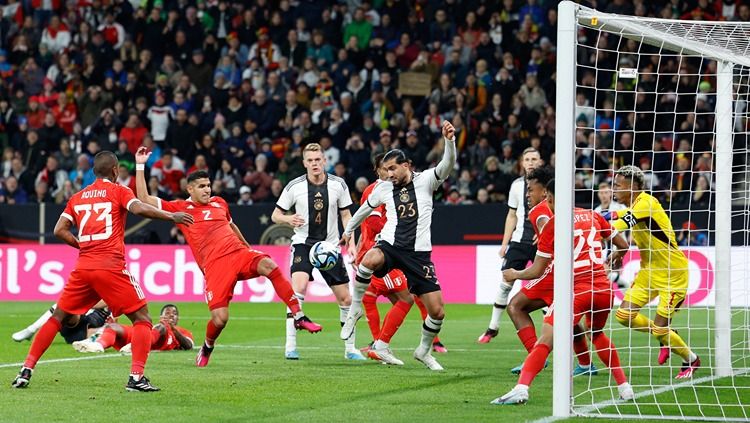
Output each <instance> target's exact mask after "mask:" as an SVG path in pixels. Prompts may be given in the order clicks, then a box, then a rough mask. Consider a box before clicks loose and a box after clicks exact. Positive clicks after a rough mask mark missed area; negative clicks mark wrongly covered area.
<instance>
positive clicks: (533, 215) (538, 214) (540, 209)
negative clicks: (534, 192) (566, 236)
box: [529, 201, 552, 238]
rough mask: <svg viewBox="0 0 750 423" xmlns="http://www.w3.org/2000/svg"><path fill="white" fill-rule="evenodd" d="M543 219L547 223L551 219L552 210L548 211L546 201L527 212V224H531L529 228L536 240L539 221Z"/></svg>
mask: <svg viewBox="0 0 750 423" xmlns="http://www.w3.org/2000/svg"><path fill="white" fill-rule="evenodd" d="M543 217H546V218H547V221H549V219H551V218H552V210H550V208H549V204H547V202H546V201H542V202H540V203H539V204H537V205H536V206H534V207H533V208H532V209H531V210H530V211H529V222H531V226H532V227H533V228H534V235H536V236H537V238H539V233H540V232H541V231H540V230H539V219H541V218H543Z"/></svg>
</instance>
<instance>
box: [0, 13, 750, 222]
mask: <svg viewBox="0 0 750 423" xmlns="http://www.w3.org/2000/svg"><path fill="white" fill-rule="evenodd" d="M587 4H588V5H590V6H593V7H596V8H598V9H600V10H606V11H610V12H614V13H623V14H634V15H639V16H658V17H668V18H682V19H709V20H713V19H726V20H732V19H734V20H742V21H748V20H750V8H748V6H747V5H745V4H742V2H740V1H739V0H737V1H735V0H732V1H728V0H717V1H713V0H712V1H708V0H699V1H658V0H656V1H645V0H635V1H632V2H631V1H627V0H611V1H595V2H588V3H587ZM556 7H557V2H556V1H550V0H546V1H542V0H502V1H482V0H467V1H459V0H442V1H426V0H372V1H361V0H349V1H319V0H315V1H312V0H294V1H292V0H279V1H269V0H255V1H249V0H247V1H231V0H22V1H14V0H0V10H2V20H1V21H0V148H1V149H2V158H1V160H0V177H2V190H1V191H0V202H4V203H16V204H21V203H27V202H57V203H64V202H65V201H67V199H68V198H69V197H70V196H71V195H73V194H74V193H75V192H77V191H78V190H80V189H81V188H83V187H85V186H86V185H88V184H90V183H91V182H92V181H93V180H94V175H93V173H92V170H91V163H92V158H93V156H94V155H95V154H96V153H97V152H99V151H102V150H111V151H114V152H115V153H116V154H117V156H118V157H119V159H120V163H121V167H120V174H119V178H118V182H119V183H121V184H124V185H128V186H131V187H134V177H133V168H134V163H133V161H134V158H133V154H134V153H135V150H136V149H137V148H138V147H139V146H141V145H144V146H146V147H148V148H149V149H150V150H151V151H153V154H152V155H151V159H150V163H149V168H150V175H149V189H150V190H151V192H152V194H154V195H158V196H160V197H162V198H184V197H185V196H186V194H185V192H184V189H185V176H186V175H187V174H188V173H190V172H191V171H193V170H196V169H203V170H207V171H209V173H210V175H212V177H213V191H214V193H215V194H216V195H221V196H223V197H225V198H227V200H228V201H230V202H232V203H239V204H253V203H268V202H275V201H276V199H277V198H278V196H279V194H280V192H281V190H282V189H283V187H284V185H285V184H286V183H287V181H289V180H290V179H292V178H294V177H296V176H298V175H301V174H302V173H303V172H304V169H303V167H302V162H301V147H303V146H304V145H305V144H306V143H309V142H319V143H320V144H321V145H322V146H323V148H324V149H325V155H326V158H327V163H328V171H329V172H331V173H334V174H336V175H339V176H341V177H343V178H345V179H346V181H347V182H348V184H349V187H350V190H351V193H352V196H353V197H354V200H355V201H358V199H359V196H360V195H361V192H362V190H363V189H364V188H365V187H366V186H367V185H368V184H369V183H370V182H372V181H374V179H375V176H374V174H373V172H372V169H371V167H372V166H371V157H372V156H373V155H374V154H376V153H378V152H382V151H384V150H388V149H391V148H395V147H398V148H401V149H403V150H404V151H405V152H406V154H408V156H409V157H410V158H411V160H412V161H413V163H414V166H415V168H416V170H422V169H425V168H427V167H430V166H433V165H434V164H435V163H437V161H439V159H440V157H441V156H442V150H443V145H442V140H441V137H440V127H441V123H442V122H443V120H446V119H447V120H450V121H451V122H453V124H454V125H455V126H456V129H457V143H458V148H459V159H458V165H457V167H456V169H455V172H454V174H453V175H452V176H451V177H450V178H449V179H448V180H447V181H446V183H445V184H444V186H443V187H442V189H440V190H438V192H437V193H436V195H437V198H438V199H439V200H440V201H442V202H445V203H448V204H465V203H487V202H501V201H505V200H506V197H507V194H508V190H509V187H510V183H511V182H512V181H513V179H515V178H516V177H518V175H519V163H518V158H519V155H520V153H521V152H522V151H523V150H524V149H525V148H527V147H529V146H533V147H536V148H537V149H538V150H539V151H540V152H541V154H542V157H543V159H544V160H545V161H546V162H547V163H550V164H554V147H555V143H554V139H555V109H554V105H555V45H556V31H557V12H556ZM589 35H591V34H589ZM582 36H584V37H585V36H586V35H585V34H582ZM596 42H597V43H599V44H598V45H599V47H600V48H605V49H607V48H608V49H611V50H615V51H617V50H619V51H627V48H632V46H631V45H629V44H628V43H624V42H623V43H620V42H619V40H615V39H610V40H607V39H606V38H605V39H603V41H601V40H600V39H599V38H596ZM608 42H609V44H608ZM615 56H617V54H610V55H609V57H608V58H606V57H604V58H603V57H599V56H597V55H594V56H591V55H590V54H589V55H586V54H583V55H582V57H581V58H580V60H581V61H582V62H581V63H583V64H587V63H588V64H590V66H591V68H589V69H596V68H597V67H608V68H612V69H614V68H615V67H616V66H618V65H621V63H618V62H617V60H616V58H613V57H615ZM657 63H658V61H657ZM688 65H689V64H685V66H688ZM652 66H653V64H652ZM675 66H677V70H678V71H679V70H681V68H680V66H681V65H680V64H679V63H678V64H676V65H675ZM707 67H710V64H703V63H700V64H698V66H697V68H689V69H686V71H685V72H686V73H691V74H694V75H695V78H700V74H701V73H703V72H710V68H708V69H707ZM678 73H679V72H678ZM407 74H408V75H411V76H413V75H418V76H420V78H419V79H418V80H419V81H426V84H427V89H426V91H425V92H424V93H423V94H421V95H419V94H414V92H413V90H411V89H409V88H413V87H408V86H407V85H405V84H404V81H402V80H401V79H402V78H405V76H404V75H407ZM595 74H596V72H594V71H590V72H588V73H587V72H579V83H580V85H581V86H582V87H592V88H593V87H594V86H597V87H599V88H603V87H606V86H609V85H610V84H613V83H614V84H617V83H618V81H614V82H613V81H612V80H609V81H602V80H601V78H600V80H597V78H596V75H595ZM412 80H414V79H410V81H412ZM646 82H648V81H646ZM704 82H706V84H707V86H706V85H701V90H703V91H702V93H703V94H704V95H703V97H701V98H697V97H699V95H700V94H701V93H698V92H696V91H695V86H697V83H696V81H693V85H692V86H690V87H688V88H687V90H688V91H689V90H694V91H692V96H693V103H694V104H695V102H697V101H699V100H701V101H702V104H701V106H700V107H702V108H704V109H705V110H709V111H710V110H711V107H713V104H712V101H711V98H710V97H711V92H713V90H714V87H713V86H712V85H711V84H712V81H711V80H710V79H707V80H706V81H704ZM685 84H688V82H685ZM639 88H643V90H644V92H645V93H646V94H648V93H649V92H656V91H659V92H667V93H668V92H675V93H682V91H680V90H681V87H680V81H679V80H678V81H677V82H675V83H673V84H665V85H659V84H657V83H654V84H653V86H651V87H650V88H649V87H647V86H645V85H643V86H642V85H641V82H639ZM664 90H666V91H664ZM670 90H672V91H670ZM641 97H644V98H638V96H637V95H635V94H634V95H633V96H632V101H631V103H628V102H627V101H625V102H623V98H622V97H619V98H618V99H617V101H615V98H614V96H611V97H608V96H604V95H599V96H596V95H595V91H594V90H593V89H592V90H588V91H587V90H579V95H578V97H577V98H576V117H577V120H578V126H579V130H578V133H577V136H576V142H577V144H578V146H579V147H580V148H579V149H578V160H579V162H578V166H579V167H580V168H582V169H585V168H586V167H589V168H591V167H592V166H593V164H594V163H596V165H595V166H593V167H594V168H596V169H597V170H602V169H605V170H607V169H610V168H611V167H612V166H615V167H616V166H619V165H621V164H624V163H625V162H627V163H634V164H640V165H642V167H643V168H644V169H646V170H649V169H651V168H653V169H654V170H655V171H656V170H658V171H664V172H667V171H668V172H670V174H671V173H672V172H679V171H682V172H683V173H684V174H685V175H687V176H685V177H669V178H659V177H658V175H657V177H654V178H652V179H653V180H655V182H654V183H655V185H654V186H653V187H654V188H660V189H662V190H664V191H665V192H667V197H668V199H672V198H673V195H672V193H676V196H680V195H683V194H684V195H687V196H692V195H694V193H700V192H710V185H711V183H710V182H711V181H710V170H711V166H712V159H711V155H710V146H711V143H712V136H711V134H710V133H711V131H712V130H713V129H712V127H710V126H711V123H710V122H708V121H706V120H705V119H700V118H698V119H696V114H695V113H694V112H696V110H697V109H696V107H695V106H693V107H690V106H685V107H686V109H685V111H684V116H683V117H682V118H679V119H673V120H672V121H671V128H670V127H669V126H670V124H669V122H668V123H666V124H665V125H666V126H665V128H660V130H659V131H656V130H650V129H649V128H646V129H645V130H648V131H649V132H651V135H650V136H649V137H647V138H643V137H642V138H638V137H636V136H635V135H636V134H638V131H639V128H636V127H634V126H635V125H632V123H634V122H635V120H634V119H631V118H630V116H629V115H627V114H621V113H619V112H618V108H622V109H620V110H625V109H627V108H628V107H630V109H627V110H639V109H638V107H640V106H634V104H638V105H642V108H641V109H640V110H641V111H642V112H643V113H649V112H654V111H655V107H656V104H655V102H656V100H661V99H662V97H657V96H651V97H653V98H649V96H648V95H643V96H641ZM675 98H676V97H675ZM688 100H689V99H686V101H685V103H686V104H687V101H688ZM675 101H676V100H675ZM639 102H640V103H639ZM659 105H661V107H662V108H663V109H665V110H669V108H670V107H673V108H674V107H676V106H674V105H670V104H665V102H663V101H662V102H660V103H659ZM704 109H701V110H704ZM616 113H617V115H616ZM691 113H693V115H692V116H690V114H691ZM633 116H634V117H635V113H633ZM642 119H647V117H646V118H644V117H643V116H639V117H638V121H639V122H641V121H642ZM696 124H700V125H703V126H702V127H701V128H700V130H699V129H696V128H695V125H696ZM652 127H653V124H652ZM678 128H682V130H681V131H680V130H678ZM661 129H663V130H661ZM701 131H703V132H705V133H706V135H705V136H696V135H695V134H696V133H697V132H701ZM602 132H603V134H602ZM654 132H659V134H658V136H654V134H653V133H654ZM644 142H645V143H646V144H647V145H648V147H649V148H647V149H645V150H644V151H642V152H641V153H633V154H630V156H628V155H627V154H626V155H619V156H616V155H615V153H616V152H618V151H619V152H622V151H626V152H627V151H633V150H634V147H633V145H634V144H635V145H643V143H644ZM607 143H608V144H607ZM639 143H641V144H639ZM698 144H699V145H698ZM657 145H658V146H657ZM696 149H697V150H696ZM700 149H703V150H705V151H707V152H709V153H708V155H706V154H699V153H695V154H691V153H690V152H693V151H703V150H700ZM650 150H655V151H656V152H652V151H650ZM662 153H663V154H662ZM657 156H658V157H657ZM621 162H622V163H621ZM696 172H698V173H696ZM700 172H703V173H700ZM590 173H591V172H589V174H590ZM654 174H655V173H654ZM607 175H608V171H607V172H604V173H602V175H597V176H596V177H593V178H592V177H590V175H589V176H587V172H585V171H582V172H579V178H578V180H577V184H578V185H579V187H580V188H589V189H590V190H592V191H591V192H594V191H595V190H596V185H597V183H598V182H601V181H602V180H606V178H607ZM706 175H708V176H706ZM709 197H710V196H708V195H706V196H705V197H704V200H703V201H705V203H706V207H708V198H709ZM579 200H580V201H582V202H585V201H592V200H593V199H587V198H580V199H579ZM682 200H685V198H682ZM593 201H594V202H595V203H596V200H593ZM691 201H692V200H691ZM693 203H695V204H703V203H701V200H700V198H698V199H697V200H695V201H693ZM589 204H590V203H589ZM691 207H692V206H691Z"/></svg>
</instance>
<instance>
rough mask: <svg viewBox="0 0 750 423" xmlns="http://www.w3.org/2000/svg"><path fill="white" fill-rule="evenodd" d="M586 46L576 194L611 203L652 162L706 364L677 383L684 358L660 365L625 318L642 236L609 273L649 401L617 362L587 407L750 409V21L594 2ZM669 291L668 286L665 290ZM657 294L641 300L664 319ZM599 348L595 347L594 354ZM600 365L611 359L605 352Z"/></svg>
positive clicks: (726, 416)
mask: <svg viewBox="0 0 750 423" xmlns="http://www.w3.org/2000/svg"><path fill="white" fill-rule="evenodd" d="M578 22H579V26H578V27H577V29H578V37H577V43H576V105H575V116H576V132H575V159H576V161H575V164H574V166H575V204H576V205H577V206H579V207H583V208H587V209H597V210H600V211H607V210H616V209H618V208H620V207H623V206H622V205H618V204H617V203H616V202H611V201H610V199H611V197H612V194H611V184H612V181H613V175H614V172H615V171H616V170H617V169H619V168H620V167H622V166H625V165H635V166H637V167H639V168H641V169H642V170H643V172H644V175H645V177H646V188H647V190H648V192H649V193H650V194H651V195H653V196H654V197H655V198H656V199H657V200H658V201H659V202H660V203H661V205H662V206H663V207H664V209H665V211H666V212H667V215H668V217H669V218H670V221H671V223H672V226H673V228H674V232H675V240H676V242H677V243H678V244H679V248H680V249H681V250H682V251H683V252H684V253H685V255H686V256H687V257H688V262H689V279H690V283H689V288H688V292H687V296H686V298H685V302H684V304H683V305H682V307H681V309H680V311H679V312H678V313H677V314H676V315H675V317H674V319H673V321H672V325H671V327H672V329H673V330H675V331H677V332H678V333H679V335H680V336H681V337H682V338H683V339H684V341H685V342H686V343H687V344H688V345H689V346H690V348H691V349H692V351H693V352H694V353H696V354H697V355H698V356H699V357H700V359H701V362H702V367H701V368H700V370H698V372H697V373H696V374H695V375H694V376H693V378H692V379H682V380H680V379H675V377H676V375H677V374H678V373H679V372H680V370H681V368H682V366H683V363H682V359H681V358H680V357H679V356H677V355H676V354H672V356H671V359H670V360H668V361H667V362H666V363H665V364H664V365H660V364H659V363H658V362H657V357H658V355H659V351H660V344H659V341H658V340H657V339H656V338H655V337H654V336H652V335H650V334H648V333H643V332H639V331H635V330H633V329H631V328H629V327H626V326H623V325H622V324H620V323H619V322H618V321H617V320H616V319H615V310H616V309H617V304H618V303H619V301H621V300H622V298H623V294H624V293H625V291H626V290H627V288H629V287H630V285H631V283H632V282H633V281H634V279H635V276H636V274H637V273H638V271H639V267H640V263H639V257H641V256H643V255H644V254H649V253H655V251H639V250H638V248H637V247H636V246H635V244H634V243H632V242H631V244H632V246H631V250H630V252H629V253H628V254H627V255H626V257H625V260H624V265H623V267H622V268H621V269H617V270H616V271H612V272H611V274H610V278H611V279H612V281H613V285H614V286H615V287H616V289H615V291H616V295H615V296H616V300H615V304H616V305H615V306H614V307H613V309H612V311H611V313H610V318H609V321H608V323H607V326H606V329H605V333H606V334H607V335H608V336H609V337H610V338H611V339H612V340H613V341H614V343H615V345H616V346H617V350H618V352H619V356H620V361H621V365H622V368H623V369H624V370H625V373H626V375H627V377H628V380H629V381H630V383H631V384H632V385H633V388H634V391H635V393H636V399H635V401H632V402H623V401H620V400H619V399H618V391H617V388H616V385H617V384H616V383H615V381H614V379H613V377H612V376H611V374H610V373H609V372H607V371H606V370H604V371H602V370H601V369H600V371H599V375H598V376H593V377H592V376H587V375H584V376H578V377H574V385H573V408H572V411H573V413H574V414H577V415H586V416H600V417H656V418H667V419H670V418H674V419H701V420H706V419H708V420H714V419H715V420H742V421H746V420H748V419H750V311H749V306H750V279H749V278H748V277H749V276H750V275H749V274H748V263H750V244H749V243H750V212H749V211H748V205H750V170H748V164H750V152H749V149H748V139H747V134H748V128H750V25H747V24H727V23H705V22H693V21H688V22H685V21H668V20H664V21H663V20H656V19H640V18H631V17H620V16H616V15H608V14H601V13H599V12H596V11H593V10H591V9H587V8H583V7H581V8H580V9H579V11H578ZM717 60H726V61H731V63H735V64H736V65H735V66H734V69H733V72H734V75H733V102H732V107H733V116H732V117H733V119H732V129H733V134H732V160H731V163H717V162H716V160H715V152H716V145H715V139H716V122H717V116H716V112H715V111H716V103H717V94H716V87H717V73H718V71H717ZM718 166H722V167H726V166H731V169H732V193H731V195H732V222H731V232H732V233H731V238H732V248H731V251H729V252H725V251H721V252H717V251H716V248H715V247H714V243H715V238H716V221H715V220H716V217H715V203H716V198H715V195H716V194H715V181H716V169H717V167H718ZM717 254H730V255H731V272H730V275H731V276H730V279H731V280H730V282H731V304H732V309H731V346H732V347H731V350H730V351H720V350H718V349H717V348H716V346H715V338H714V336H715V323H714V311H715V308H714V303H715V289H716V284H718V283H726V281H720V280H716V275H715V272H714V270H715V261H716V258H717ZM654 294H656V292H654ZM658 300H659V298H658V296H657V297H656V299H655V300H654V301H652V302H651V303H649V304H648V305H647V306H645V307H644V308H643V309H642V313H643V314H644V315H646V316H648V317H650V318H651V319H653V318H654V317H655V312H656V304H657V303H658ZM591 355H592V356H593V357H596V355H594V354H593V350H592V351H591ZM719 355H731V364H732V376H731V377H723V378H721V377H718V375H716V373H715V365H716V359H717V357H719ZM594 362H595V364H597V365H599V362H598V361H597V360H596V359H595V358H594Z"/></svg>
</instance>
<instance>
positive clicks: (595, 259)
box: [573, 228, 604, 269]
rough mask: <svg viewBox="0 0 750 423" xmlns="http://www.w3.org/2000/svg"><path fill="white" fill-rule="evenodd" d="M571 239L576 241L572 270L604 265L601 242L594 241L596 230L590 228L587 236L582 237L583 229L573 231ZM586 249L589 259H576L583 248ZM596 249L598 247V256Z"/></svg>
mask: <svg viewBox="0 0 750 423" xmlns="http://www.w3.org/2000/svg"><path fill="white" fill-rule="evenodd" d="M573 238H575V240H576V246H575V249H574V250H573V259H574V260H575V262H573V269H578V268H579V267H585V266H591V264H592V263H593V264H603V263H604V257H603V255H604V251H603V249H602V242H601V241H599V240H597V239H596V228H591V230H590V231H589V234H588V236H586V237H584V236H583V229H576V230H574V231H573ZM584 247H587V249H588V251H589V259H588V260H587V259H580V260H579V259H578V257H579V256H580V255H581V252H583V248H584ZM597 247H599V252H600V253H599V254H597Z"/></svg>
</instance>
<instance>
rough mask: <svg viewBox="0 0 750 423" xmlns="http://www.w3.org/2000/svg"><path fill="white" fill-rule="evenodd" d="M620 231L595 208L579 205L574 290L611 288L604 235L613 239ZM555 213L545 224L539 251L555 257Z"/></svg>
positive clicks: (576, 219)
mask: <svg viewBox="0 0 750 423" xmlns="http://www.w3.org/2000/svg"><path fill="white" fill-rule="evenodd" d="M616 234H617V231H616V230H614V229H613V228H612V226H611V225H610V224H609V222H607V221H606V220H604V218H603V217H602V216H601V215H600V214H599V213H596V212H594V211H593V210H586V209H581V208H576V209H575V210H574V212H573V259H574V262H573V292H574V293H575V294H579V293H584V292H590V291H591V290H592V289H593V290H596V291H599V290H606V289H610V288H611V282H610V281H609V279H608V278H607V271H606V270H605V269H604V252H603V249H602V239H609V238H611V237H612V236H614V235H616ZM554 235H555V217H554V216H552V218H551V219H550V221H549V222H547V225H545V227H544V230H543V231H542V234H541V236H540V237H539V245H538V246H537V250H536V254H537V255H539V256H541V257H547V258H552V257H553V254H554V249H555V245H554Z"/></svg>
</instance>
